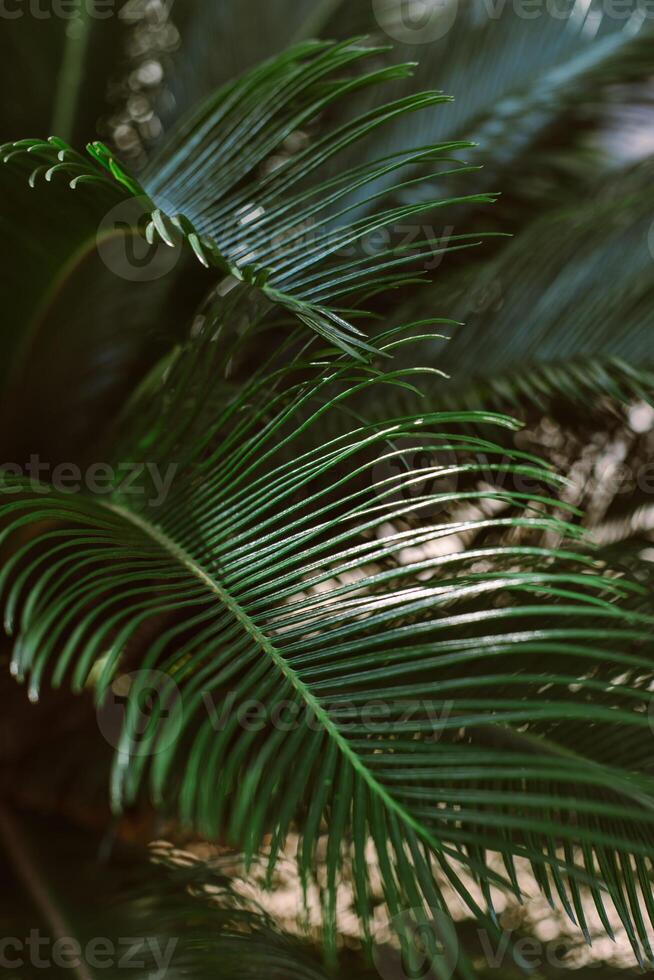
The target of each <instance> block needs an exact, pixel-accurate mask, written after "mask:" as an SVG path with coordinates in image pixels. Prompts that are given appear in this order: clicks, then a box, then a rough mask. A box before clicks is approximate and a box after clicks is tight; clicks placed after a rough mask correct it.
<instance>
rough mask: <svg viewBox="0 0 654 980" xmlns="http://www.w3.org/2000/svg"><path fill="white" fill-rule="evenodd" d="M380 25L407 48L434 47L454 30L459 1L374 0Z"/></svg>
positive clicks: (376, 16)
mask: <svg viewBox="0 0 654 980" xmlns="http://www.w3.org/2000/svg"><path fill="white" fill-rule="evenodd" d="M372 6H373V10H374V13H375V18H376V20H377V23H378V24H379V26H380V27H381V29H382V30H383V31H384V33H385V34H387V35H388V36H389V37H391V38H393V40H394V41H400V42H402V43H403V44H431V42H432V41H438V40H440V38H442V37H445V35H446V34H447V33H448V32H449V31H450V30H451V28H452V27H453V26H454V22H455V20H456V15H457V13H458V0H372Z"/></svg>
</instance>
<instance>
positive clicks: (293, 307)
mask: <svg viewBox="0 0 654 980" xmlns="http://www.w3.org/2000/svg"><path fill="white" fill-rule="evenodd" d="M380 50H385V49H374V48H370V47H364V46H362V45H360V44H357V43H355V42H344V43H342V44H338V45H335V44H330V43H327V42H306V43H304V44H300V45H298V46H296V47H295V48H292V49H291V50H290V51H288V52H287V53H286V54H285V55H282V56H280V57H278V58H275V59H273V60H271V61H269V62H266V63H265V64H264V65H262V66H260V67H259V68H257V69H254V70H253V71H251V72H250V73H248V74H247V75H245V76H244V77H243V78H242V79H240V80H239V81H237V82H234V83H230V84H229V85H227V86H226V87H224V88H223V89H221V90H220V91H219V92H218V93H216V95H215V96H212V97H211V98H210V99H209V100H208V102H207V103H206V104H205V105H203V106H202V107H201V108H200V109H199V110H197V111H196V112H195V113H193V114H192V116H191V117H190V118H188V119H186V120H184V121H183V122H182V123H180V125H179V127H178V129H177V130H176V132H175V133H174V134H173V135H172V136H171V138H170V140H169V143H168V145H167V147H166V148H164V149H163V150H162V151H161V153H160V155H159V156H158V157H157V159H156V160H155V161H153V163H152V164H151V166H150V167H149V169H148V170H147V172H146V173H145V174H144V175H143V177H142V185H141V184H139V183H138V182H137V181H135V180H134V179H133V178H132V177H130V176H129V175H128V174H127V173H126V172H125V170H124V168H122V167H121V166H120V164H119V162H118V161H117V160H116V159H115V158H114V156H113V155H112V154H111V153H110V152H109V151H108V150H107V148H106V147H104V146H103V145H102V144H100V143H95V144H93V145H92V146H91V147H89V149H90V152H91V154H92V156H94V157H95V159H96V160H97V162H98V163H99V164H101V165H102V167H104V168H105V169H106V170H107V171H108V172H109V173H110V174H111V176H112V177H113V178H114V179H115V180H117V181H118V183H119V184H120V185H121V187H122V188H123V189H124V192H125V193H131V194H132V195H133V196H135V197H137V198H139V199H140V200H143V202H144V206H145V208H146V210H149V211H150V213H151V217H152V220H151V222H150V224H149V225H148V228H147V229H146V235H147V237H148V240H149V241H163V242H165V243H166V244H168V245H170V246H173V245H174V244H175V242H176V240H177V241H178V240H179V237H180V234H181V235H182V236H183V237H184V238H186V240H187V241H188V242H189V244H190V245H191V247H192V248H193V251H194V252H195V254H196V256H197V258H198V259H199V260H200V262H201V263H202V264H203V265H205V266H206V267H214V268H216V269H217V270H218V271H219V273H220V274H221V276H223V277H224V276H226V275H231V276H233V277H234V278H235V279H236V280H237V281H244V282H247V283H249V284H251V285H254V286H256V287H257V288H258V289H260V290H261V292H262V295H263V296H264V297H265V299H266V300H268V301H269V302H270V303H273V304H275V305H279V306H280V307H281V308H283V309H285V310H286V311H288V312H290V313H291V314H292V315H293V316H296V317H298V318H299V319H300V320H301V321H302V322H304V323H306V324H307V325H308V326H310V327H311V328H312V329H314V330H315V331H316V332H318V333H319V334H321V335H322V336H323V337H324V338H325V339H326V340H328V341H329V343H331V344H337V345H338V346H340V347H341V348H342V349H343V350H346V351H348V352H350V353H353V354H357V355H358V356H361V355H362V353H363V354H370V353H371V352H372V348H370V346H369V345H368V344H367V343H366V342H365V340H364V339H363V334H362V332H361V331H360V330H359V329H357V328H355V327H353V326H352V325H351V323H350V322H349V321H348V320H347V319H345V317H346V316H347V313H345V314H344V313H343V312H342V310H341V309H340V308H339V306H337V305H335V304H336V302H337V301H338V303H339V305H340V304H341V303H343V302H347V301H348V300H349V299H352V298H353V297H355V296H356V297H357V298H360V297H361V296H365V295H366V294H368V293H370V292H374V291H379V290H380V289H384V288H385V289H388V288H391V287H395V286H397V285H399V284H402V283H406V282H411V281H413V280H415V276H416V273H415V267H416V265H419V264H420V262H421V260H424V259H425V258H428V257H430V256H432V255H434V254H438V253H440V252H441V251H442V243H441V242H440V240H431V239H427V240H421V241H418V242H415V243H412V244H411V245H408V246H405V247H400V248H382V249H380V250H379V251H378V252H377V253H376V254H374V255H372V256H371V255H370V254H368V253H366V252H365V251H363V252H362V251H360V250H359V245H360V243H361V242H363V241H366V240H369V239H370V238H371V236H373V235H374V234H375V233H377V232H379V231H383V230H384V229H386V228H389V227H392V226H394V225H396V224H397V223H398V222H400V221H402V220H403V219H406V218H408V217H409V216H412V215H419V214H421V213H423V212H424V211H427V210H432V209H433V208H435V207H437V206H438V207H441V206H443V205H445V204H446V203H447V204H452V203H456V201H454V200H452V201H444V200H429V201H428V202H427V203H424V204H417V205H409V206H406V207H403V206H401V207H397V208H390V209H389V208H387V209H385V210H381V211H379V212H378V213H373V214H372V215H371V216H370V217H366V218H363V219H360V220H355V221H349V220H348V219H349V215H350V211H351V210H352V205H351V204H348V202H347V198H348V197H349V196H350V195H351V193H352V191H353V189H363V188H365V187H366V186H368V185H370V184H371V183H373V182H374V181H376V180H377V179H378V178H379V176H380V175H390V174H393V173H397V172H398V171H399V170H401V169H403V168H405V167H407V166H409V165H410V164H412V163H417V162H418V161H419V162H421V163H425V164H428V165H429V164H434V165H436V166H437V168H438V170H439V172H440V173H441V174H442V173H444V172H449V171H452V170H454V172H462V171H463V170H465V169H466V168H465V167H464V166H463V165H457V164H455V165H454V167H453V166H452V164H451V161H450V162H449V163H448V162H446V161H447V160H448V159H449V157H448V156H446V154H450V153H454V152H456V151H458V150H460V149H463V148H465V147H466V146H468V144H467V143H460V142H455V143H452V142H449V143H446V144H430V145H427V146H422V147H420V148H419V149H415V150H411V149H408V150H407V149H403V150H402V151H400V152H394V153H393V154H391V155H389V156H388V157H386V158H385V159H383V160H379V161H376V162H374V163H372V164H366V165H364V166H358V167H356V168H354V169H352V170H348V171H346V172H345V173H341V174H339V175H338V176H336V177H329V178H326V179H324V180H318V181H317V182H316V183H315V184H310V183H308V182H307V183H305V181H306V179H307V177H309V176H310V175H312V174H314V173H316V172H317V173H319V171H320V169H321V168H322V167H324V165H325V163H326V162H327V161H329V160H331V159H332V157H333V156H334V155H335V154H336V153H338V152H339V151H342V150H343V149H345V148H346V147H348V146H351V145H352V144H354V143H355V142H357V141H359V140H361V139H362V138H363V137H365V136H367V135H369V134H370V133H371V132H373V131H374V130H376V129H377V128H378V127H380V126H381V125H383V124H384V123H387V122H389V121H391V120H393V119H396V118H397V117H398V116H401V115H404V114H405V113H412V112H415V111H417V110H420V109H429V108H431V107H433V106H436V105H439V104H440V103H442V102H444V101H447V100H446V98H445V97H444V96H443V95H442V94H440V93H435V92H427V93H422V94H420V95H412V96H408V97H406V98H403V99H400V100H397V101H395V102H393V103H390V104H389V105H385V106H382V107H381V108H378V109H372V110H370V111H369V112H368V113H366V114H365V115H363V116H361V117H358V118H356V119H354V120H352V121H350V122H346V123H344V124H343V125H341V126H339V127H337V128H336V129H334V130H333V131H331V132H328V133H326V134H325V135H324V136H323V137H322V138H320V139H319V140H317V141H316V142H314V143H312V144H311V145H309V146H308V147H307V148H305V149H304V150H300V151H299V152H297V153H295V154H292V155H288V154H287V155H286V158H285V159H283V162H281V163H280V162H279V160H277V161H276V162H275V161H273V160H271V158H272V157H273V156H274V154H275V153H280V152H283V149H284V144H285V141H287V140H288V138H289V137H291V136H292V135H293V134H294V133H297V131H298V130H300V129H301V127H303V126H305V125H309V124H310V123H311V122H312V121H313V120H314V119H315V117H316V116H317V115H318V114H319V113H321V112H324V111H326V110H327V109H328V108H329V107H331V106H332V105H333V104H334V103H336V102H338V101H339V100H342V99H344V98H346V97H351V95H352V94H353V93H354V92H356V91H358V90H360V89H362V88H367V87H369V86H371V85H377V84H379V83H381V82H386V81H389V80H392V79H397V78H402V77H406V76H407V75H408V74H410V69H411V66H408V65H400V66H397V67H390V68H378V69H375V70H373V71H370V72H367V73H364V74H359V75H355V76H354V77H353V78H350V77H347V76H345V77H343V76H342V75H341V74H340V73H342V72H343V71H345V69H347V68H348V67H350V66H354V65H357V64H358V63H359V62H360V61H362V59H365V58H370V57H372V56H374V55H375V54H378V53H379V51H380ZM2 153H3V155H4V156H5V157H14V156H15V154H16V153H23V154H27V153H32V154H34V156H37V155H38V154H39V153H40V154H41V155H42V156H43V157H44V163H43V170H42V172H43V174H45V175H48V177H49V176H51V175H52V174H54V173H57V172H59V171H61V172H62V173H63V174H64V175H65V176H67V177H70V178H72V179H71V185H72V186H76V185H77V184H78V183H79V182H80V181H82V180H84V181H86V180H93V181H95V182H96V183H97V182H100V175H99V171H97V170H93V169H92V168H90V167H86V168H84V165H83V164H82V163H81V162H80V159H79V158H78V157H77V155H76V154H74V152H73V151H72V150H71V149H70V148H67V147H66V146H65V145H64V144H62V143H61V141H57V142H55V143H54V144H53V145H51V146H50V147H49V148H48V144H45V143H43V142H40V143H39V142H36V141H23V142H21V143H16V144H13V145H11V144H10V145H7V146H5V147H3V148H2ZM37 177H38V174H37ZM34 179H36V178H34ZM298 185H299V189H298ZM367 200H368V203H370V204H373V203H374V201H375V195H374V194H373V195H370V196H369V197H368V199H367ZM458 200H460V201H465V202H473V201H474V202H476V203H488V202H490V201H491V200H492V197H489V196H488V195H472V196H465V197H463V198H461V199H458ZM475 237H477V236H468V235H461V236H457V238H456V243H454V244H453V247H463V246H465V245H466V244H471V242H470V239H471V238H475ZM412 267H413V270H414V271H413V273H411V272H407V271H406V270H407V269H411V268H412Z"/></svg>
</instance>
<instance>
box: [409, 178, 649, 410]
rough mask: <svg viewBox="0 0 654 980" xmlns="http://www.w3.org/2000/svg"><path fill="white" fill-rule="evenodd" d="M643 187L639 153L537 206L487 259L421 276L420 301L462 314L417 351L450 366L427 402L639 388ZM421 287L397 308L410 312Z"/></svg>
mask: <svg viewBox="0 0 654 980" xmlns="http://www.w3.org/2000/svg"><path fill="white" fill-rule="evenodd" d="M650 188H651V164H650V163H649V162H648V163H645V164H641V165H640V166H638V167H637V168H635V169H634V170H633V171H631V172H628V171H627V172H619V173H617V174H615V175H614V176H613V177H612V178H611V179H610V180H609V181H607V182H605V183H604V184H603V185H600V186H599V187H598V188H597V190H596V192H595V193H594V194H593V195H592V196H591V197H589V199H588V200H585V201H583V202H582V203H581V204H578V205H577V206H575V207H568V208H565V209H561V210H560V211H557V212H554V213H552V214H548V215H546V216H543V217H541V218H539V219H538V220H537V221H535V222H533V223H532V224H531V225H530V226H529V227H527V228H526V229H524V231H523V232H522V233H521V234H520V235H518V236H517V237H516V238H515V239H514V240H509V241H508V242H507V240H506V239H505V240H504V241H505V242H507V243H506V244H504V245H503V247H502V248H501V249H499V250H498V254H496V255H495V256H494V257H493V258H491V259H490V260H488V259H487V260H486V261H485V262H481V263H473V264H472V265H471V267H470V268H468V269H466V270H465V271H463V270H460V271H457V272H456V273H455V274H453V275H451V276H449V277H444V278H443V279H442V280H441V281H440V282H439V283H438V285H437V286H436V287H433V288H431V289H430V290H429V304H430V306H433V307H435V308H436V309H441V308H443V309H447V310H448V312H449V313H451V315H452V316H453V317H454V318H455V319H457V320H458V321H459V322H460V323H462V326H460V327H456V328H455V329H454V330H452V331H450V332H449V333H450V339H448V340H447V341H437V342H435V343H434V345H433V346H432V348H431V350H430V351H429V354H428V359H429V361H430V362H431V363H438V365H439V367H442V368H443V369H444V370H445V371H447V372H448V373H450V374H451V375H452V376H453V380H452V382H451V384H450V385H448V386H446V387H445V388H443V387H442V386H438V387H436V386H432V387H433V392H432V395H433V401H431V402H430V404H432V406H434V407H435V406H437V405H441V406H443V405H449V404H456V405H467V406H473V405H474V406H478V405H479V404H485V405H495V406H502V408H503V409H504V410H507V409H508V410H510V411H513V410H516V408H519V407H520V406H525V405H532V406H536V407H537V408H540V409H547V408H548V406H550V405H552V403H554V402H555V401H556V400H557V399H558V400H561V401H562V402H564V403H567V404H569V405H574V404H576V405H580V404H583V403H584V402H587V400H588V398H589V397H598V396H607V397H610V398H616V399H624V400H628V399H632V398H649V397H651V393H652V390H653V387H652V386H653V381H654V377H653V371H654V351H652V347H651V344H650V343H649V337H650V336H651V333H652V329H653V328H654V319H653V317H652V309H653V302H652V301H653V294H652V269H653V268H654V250H653V246H652V234H651V223H652V217H651V216H652V213H653V205H654V199H653V198H652V195H651V193H650ZM535 257H537V258H535ZM426 298H427V297H426V295H422V296H420V295H417V296H416V298H415V299H412V300H411V301H410V302H409V303H407V304H406V305H405V307H404V308H403V309H402V310H401V311H400V313H399V314H398V316H399V317H401V318H407V317H409V316H414V315H418V314H419V312H420V311H421V310H423V309H424V308H425V307H426V305H427V304H426V302H425V300H426ZM432 395H430V398H431V397H432Z"/></svg>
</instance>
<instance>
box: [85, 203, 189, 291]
mask: <svg viewBox="0 0 654 980" xmlns="http://www.w3.org/2000/svg"><path fill="white" fill-rule="evenodd" d="M150 209H151V204H150V202H149V201H148V199H147V198H146V197H130V198H128V199H127V200H125V201H121V202H120V204H117V205H116V206H115V207H113V208H112V209H111V211H109V212H108V213H107V214H106V215H105V216H104V218H103V219H102V221H101V222H100V225H99V227H98V233H97V235H96V243H97V248H98V252H99V254H100V258H101V259H102V261H103V262H104V264H105V265H106V266H107V268H108V269H109V270H110V271H111V272H113V273H114V275H116V276H119V277H120V278H121V279H127V280H128V281H129V282H152V281H153V280H155V279H161V278H162V277H163V276H165V275H167V274H168V273H169V272H170V271H171V269H173V268H174V267H175V266H176V265H177V263H178V262H179V259H180V256H181V254H182V241H183V235H182V233H181V232H180V231H178V230H177V229H174V230H173V229H172V228H171V229H170V234H171V241H172V242H173V244H172V245H167V244H166V243H165V242H164V241H162V240H161V238H160V237H159V236H157V237H156V240H155V241H154V242H152V244H151V243H150V242H148V240H147V239H146V237H145V230H146V227H147V225H148V223H149V221H150Z"/></svg>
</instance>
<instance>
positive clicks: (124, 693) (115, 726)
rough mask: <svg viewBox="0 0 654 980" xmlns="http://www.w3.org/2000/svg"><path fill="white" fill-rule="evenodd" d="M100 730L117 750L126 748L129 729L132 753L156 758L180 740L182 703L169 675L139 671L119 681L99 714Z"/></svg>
mask: <svg viewBox="0 0 654 980" xmlns="http://www.w3.org/2000/svg"><path fill="white" fill-rule="evenodd" d="M97 718H98V726H99V728H100V731H101V732H102V734H103V735H104V737H105V739H106V740H107V742H109V744H110V745H111V746H112V747H113V748H114V749H118V748H123V740H124V737H125V735H124V733H125V731H126V727H127V728H128V729H129V753H130V755H133V756H144V755H156V754H157V753H159V752H163V751H164V750H165V749H167V748H168V747H169V746H170V745H172V743H173V742H174V741H175V740H176V739H177V738H178V736H179V733H180V731H181V728H182V718H183V712H182V699H181V695H180V692H179V688H178V687H177V685H176V684H175V682H174V681H173V680H172V678H171V677H169V676H168V674H164V673H162V672H161V671H159V670H135V671H132V673H130V674H122V675H121V676H120V677H116V679H115V680H114V681H113V683H112V685H111V687H110V688H109V690H108V691H107V693H106V695H105V697H104V699H103V700H102V702H101V704H100V705H99V707H98V711H97Z"/></svg>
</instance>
